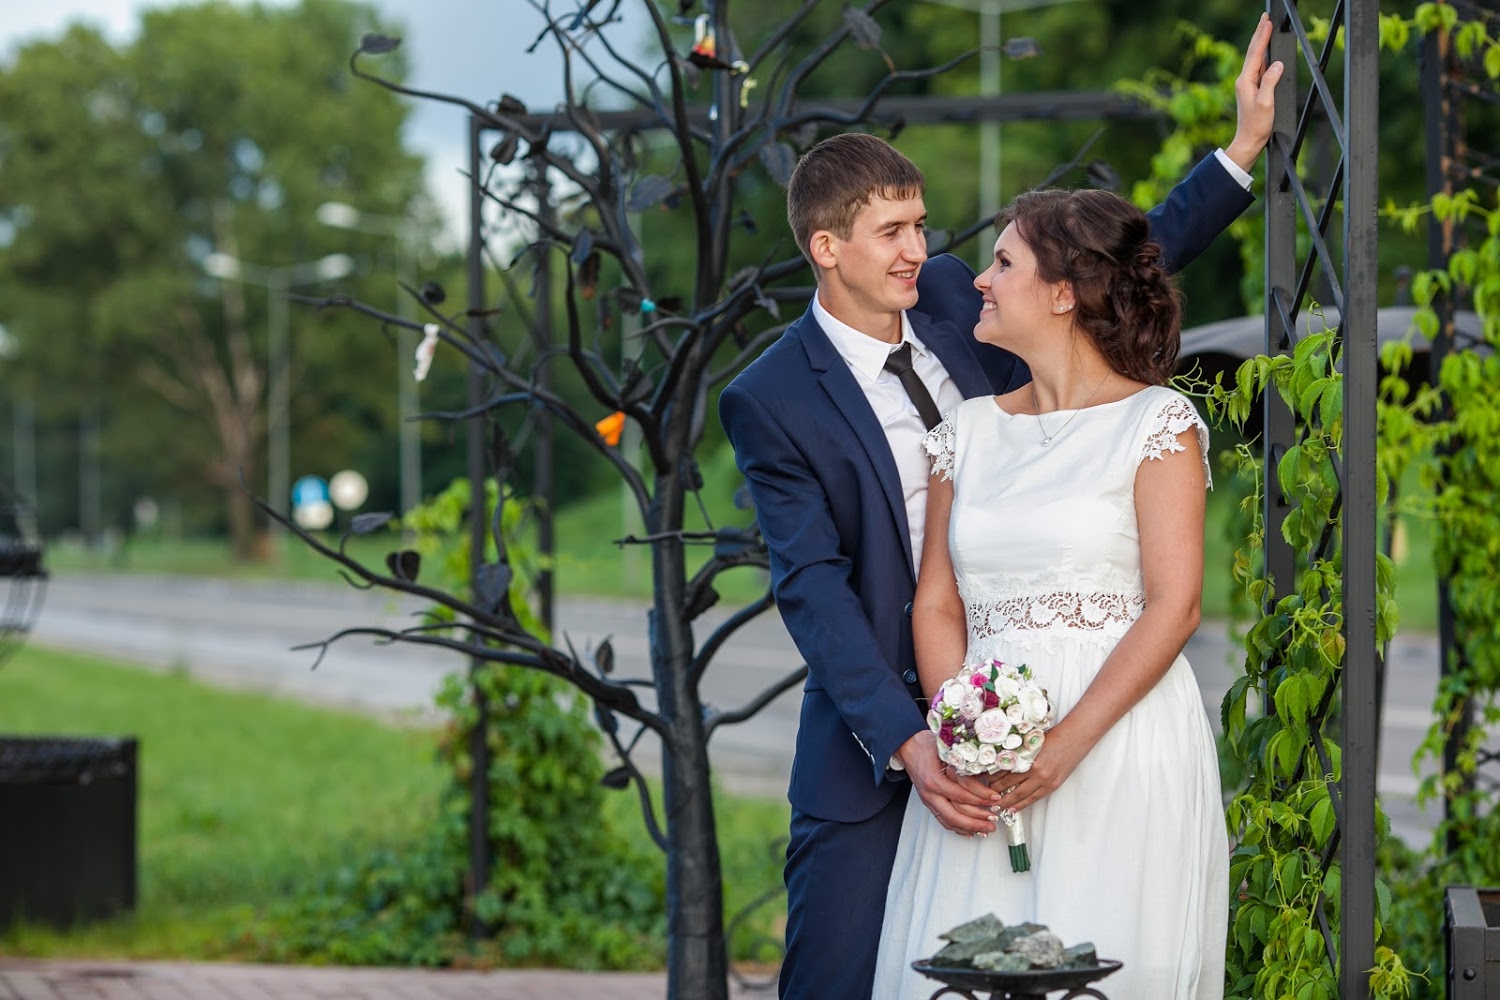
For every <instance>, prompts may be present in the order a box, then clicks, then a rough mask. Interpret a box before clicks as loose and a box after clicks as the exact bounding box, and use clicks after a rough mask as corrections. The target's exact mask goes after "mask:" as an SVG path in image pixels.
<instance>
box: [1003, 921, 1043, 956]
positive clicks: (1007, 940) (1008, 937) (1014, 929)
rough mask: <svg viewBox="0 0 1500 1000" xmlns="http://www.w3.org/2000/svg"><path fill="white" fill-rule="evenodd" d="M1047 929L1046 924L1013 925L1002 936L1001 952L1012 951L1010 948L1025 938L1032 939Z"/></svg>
mask: <svg viewBox="0 0 1500 1000" xmlns="http://www.w3.org/2000/svg"><path fill="white" fill-rule="evenodd" d="M1046 929H1047V925H1046V924H1012V925H1011V926H1009V927H1007V928H1005V930H1004V931H1003V932H1002V933H1001V935H1000V950H1001V951H1010V946H1011V945H1012V944H1014V943H1015V942H1016V941H1019V940H1020V939H1021V938H1023V937H1030V936H1031V935H1033V934H1036V933H1038V932H1040V931H1044V930H1046Z"/></svg>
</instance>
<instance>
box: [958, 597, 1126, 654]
mask: <svg viewBox="0 0 1500 1000" xmlns="http://www.w3.org/2000/svg"><path fill="white" fill-rule="evenodd" d="M963 597H964V610H965V612H966V614H967V617H968V622H969V640H970V641H971V642H973V641H975V640H981V639H993V638H996V637H998V636H1018V635H1019V636H1021V637H1025V636H1026V635H1028V634H1033V635H1034V634H1047V635H1066V634H1083V635H1088V636H1099V637H1110V638H1117V637H1119V636H1121V635H1123V634H1124V633H1125V631H1126V630H1127V629H1129V628H1130V625H1131V623H1133V622H1134V621H1135V620H1136V619H1137V618H1139V617H1140V616H1141V612H1142V611H1144V610H1145V608H1146V597H1145V595H1144V594H1142V593H1140V592H1139V591H1135V592H1125V593H1111V592H1101V591H1090V592H1079V591H1071V590H1058V591H1051V592H1047V593H1031V594H1021V595H1016V596H1011V597H1003V598H995V597H993V596H984V597H980V596H978V595H976V596H974V597H972V598H971V596H970V595H968V594H964V595H963Z"/></svg>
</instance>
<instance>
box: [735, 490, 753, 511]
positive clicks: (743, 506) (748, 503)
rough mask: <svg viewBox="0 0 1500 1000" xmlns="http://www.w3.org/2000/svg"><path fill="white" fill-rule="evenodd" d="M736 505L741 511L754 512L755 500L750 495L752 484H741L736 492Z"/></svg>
mask: <svg viewBox="0 0 1500 1000" xmlns="http://www.w3.org/2000/svg"><path fill="white" fill-rule="evenodd" d="M734 505H735V507H737V508H739V509H740V510H754V509H755V498H754V497H752V496H751V495H750V484H749V483H740V485H739V486H738V487H737V488H736V489H735V491H734Z"/></svg>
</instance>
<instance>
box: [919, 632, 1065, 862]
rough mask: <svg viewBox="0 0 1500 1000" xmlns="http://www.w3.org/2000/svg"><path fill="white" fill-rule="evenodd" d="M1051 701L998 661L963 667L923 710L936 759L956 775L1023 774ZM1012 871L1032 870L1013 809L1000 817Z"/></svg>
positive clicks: (1026, 672)
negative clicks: (930, 731) (935, 741)
mask: <svg viewBox="0 0 1500 1000" xmlns="http://www.w3.org/2000/svg"><path fill="white" fill-rule="evenodd" d="M1053 721H1054V719H1053V710H1052V701H1051V699H1050V698H1048V697H1047V692H1046V690H1045V689H1044V688H1042V686H1041V685H1040V684H1038V683H1037V682H1036V678H1035V677H1034V676H1033V675H1032V673H1031V670H1030V668H1028V667H1027V666H1026V665H1025V664H1022V665H1020V666H1018V667H1013V666H1010V665H1008V664H1005V663H1002V662H1000V661H999V660H989V661H986V662H984V663H977V664H971V665H966V666H964V667H963V669H961V670H960V671H959V672H958V675H957V676H955V677H952V678H950V679H949V680H946V681H944V682H943V685H942V686H941V687H940V688H938V690H937V693H936V694H935V695H934V696H933V699H932V704H931V706H930V707H929V708H928V711H927V724H928V726H929V727H931V729H932V731H933V733H934V734H935V735H936V736H937V751H938V757H939V758H941V759H942V760H943V762H944V763H946V764H947V765H948V766H949V767H951V768H952V769H953V770H954V771H955V772H956V773H958V774H965V775H978V774H990V775H993V774H999V773H1002V772H1013V773H1017V774H1019V773H1024V772H1026V771H1027V770H1029V769H1030V768H1031V765H1032V762H1033V761H1034V760H1035V759H1036V755H1037V751H1039V750H1040V749H1041V748H1042V744H1043V742H1044V741H1045V738H1046V737H1045V734H1046V731H1047V729H1048V728H1049V727H1050V726H1051V725H1052V723H1053ZM1000 819H1001V820H1002V821H1003V822H1004V823H1005V826H1006V831H1007V835H1008V839H1009V841H1010V862H1011V870H1012V871H1018V872H1024V871H1027V870H1029V869H1030V868H1031V857H1030V854H1029V853H1028V852H1027V850H1026V830H1025V826H1024V824H1023V823H1022V821H1021V816H1020V813H1019V811H1018V810H1016V809H1005V810H1003V811H1002V812H1001V813H1000Z"/></svg>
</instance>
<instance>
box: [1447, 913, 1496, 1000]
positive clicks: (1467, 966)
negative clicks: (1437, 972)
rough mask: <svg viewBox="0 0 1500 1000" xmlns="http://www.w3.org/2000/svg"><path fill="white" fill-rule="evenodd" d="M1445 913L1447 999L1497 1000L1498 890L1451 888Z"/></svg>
mask: <svg viewBox="0 0 1500 1000" xmlns="http://www.w3.org/2000/svg"><path fill="white" fill-rule="evenodd" d="M1444 910H1445V911H1446V913H1445V916H1446V920H1445V926H1444V937H1446V938H1447V946H1448V947H1447V951H1448V997H1449V1000H1500V888H1496V889H1476V888H1474V887H1472V886H1467V885H1450V886H1449V887H1448V891H1447V893H1446V900H1445V905H1444Z"/></svg>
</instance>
